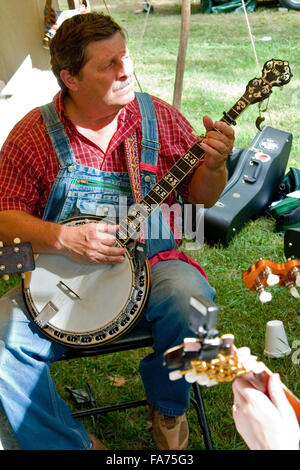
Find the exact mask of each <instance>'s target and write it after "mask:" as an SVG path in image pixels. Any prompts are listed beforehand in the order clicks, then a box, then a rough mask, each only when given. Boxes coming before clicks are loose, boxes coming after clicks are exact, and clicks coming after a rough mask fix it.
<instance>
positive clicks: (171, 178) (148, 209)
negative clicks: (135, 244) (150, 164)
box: [117, 96, 250, 245]
mask: <svg viewBox="0 0 300 470" xmlns="http://www.w3.org/2000/svg"><path fill="white" fill-rule="evenodd" d="M249 104H250V102H249V101H248V100H247V99H246V98H245V97H244V96H242V97H241V98H240V99H239V100H238V101H237V102H236V104H235V105H234V106H233V107H232V108H231V109H230V110H229V111H228V112H227V113H225V112H224V116H223V117H222V119H221V121H223V122H226V123H227V124H229V125H235V124H236V123H235V120H236V119H237V118H238V117H239V116H240V114H241V113H242V112H243V111H244V110H245V109H246V108H247V106H248V105H249ZM203 140H204V137H200V138H199V140H198V141H197V142H196V143H195V144H193V146H192V147H191V148H190V149H189V150H188V151H187V152H186V153H185V154H184V155H183V156H182V157H181V158H180V159H179V160H178V161H177V162H176V163H175V164H174V165H173V166H172V167H171V169H170V170H169V171H168V172H167V173H166V174H165V175H164V176H163V177H162V178H161V180H160V181H158V183H156V185H155V186H154V187H153V188H152V189H150V191H149V192H148V193H147V194H146V196H145V197H144V198H143V199H142V200H141V201H140V202H138V203H137V204H134V206H133V207H132V208H130V209H129V212H128V215H127V217H125V218H124V219H122V220H121V221H120V223H119V230H118V233H117V238H118V240H119V241H120V243H121V244H122V245H126V244H127V243H128V241H129V240H130V239H132V237H133V236H134V235H135V234H136V233H137V232H138V231H139V230H140V228H141V226H142V224H143V223H144V222H145V221H146V220H147V219H148V217H150V216H151V214H152V213H153V212H154V211H155V210H156V209H157V208H158V207H159V206H160V205H161V204H162V203H163V202H164V201H165V200H166V199H167V198H168V196H169V195H170V194H171V193H172V191H174V189H176V188H177V186H178V185H179V184H180V183H181V182H182V181H183V180H184V179H185V178H186V176H187V175H188V174H189V173H190V171H191V170H192V169H193V168H194V167H195V166H196V165H197V164H198V163H199V162H200V161H201V160H202V159H203V156H204V154H205V152H204V150H203V149H202V148H201V142H202V141H203Z"/></svg>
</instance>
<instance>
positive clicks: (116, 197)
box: [41, 93, 175, 258]
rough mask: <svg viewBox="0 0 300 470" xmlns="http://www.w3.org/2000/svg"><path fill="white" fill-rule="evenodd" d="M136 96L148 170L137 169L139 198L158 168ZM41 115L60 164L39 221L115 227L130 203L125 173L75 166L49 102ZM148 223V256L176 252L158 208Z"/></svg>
mask: <svg viewBox="0 0 300 470" xmlns="http://www.w3.org/2000/svg"><path fill="white" fill-rule="evenodd" d="M136 97H137V99H138V103H139V106H140V110H141V114H142V117H143V120H142V136H143V137H142V153H141V162H142V163H144V164H145V166H147V170H141V187H142V196H145V195H146V194H147V193H148V191H149V190H150V189H151V188H152V187H153V186H154V185H155V183H156V174H155V172H152V171H149V168H150V167H153V168H157V159H158V151H159V143H158V130H157V123H156V117H155V111H154V107H153V104H152V100H151V97H150V96H149V95H148V94H146V93H136ZM41 111H42V114H43V117H44V120H45V122H46V123H47V132H48V135H49V136H50V139H51V142H52V144H53V147H54V149H55V152H56V155H57V157H58V160H59V164H60V171H59V173H58V175H57V177H56V180H55V182H54V184H53V186H52V189H51V192H50V195H49V198H48V201H47V205H46V208H45V211H44V214H43V219H45V220H49V221H52V222H61V221H62V220H65V219H67V218H69V217H76V216H80V215H96V216H100V217H104V218H105V217H107V218H108V219H109V220H112V221H115V223H118V221H119V219H122V217H123V216H126V214H127V208H129V207H130V206H131V205H133V204H134V202H135V201H134V197H133V194H132V190H131V183H130V179H129V175H128V173H127V172H121V173H120V172H108V171H101V170H98V169H96V168H91V167H86V166H83V165H79V164H78V163H77V162H76V160H75V156H74V153H73V150H72V148H71V144H70V142H69V139H68V137H67V135H66V133H65V130H64V126H63V124H62V122H61V121H60V120H59V118H58V116H57V114H56V111H55V109H54V106H53V105H52V103H50V104H49V105H45V106H43V107H41ZM147 225H148V226H147V227H146V229H145V233H146V238H147V240H146V244H147V256H148V258H152V256H154V255H155V254H156V253H158V252H160V251H164V250H170V249H172V248H175V240H174V236H173V233H172V231H171V230H170V228H169V226H168V225H167V222H166V221H165V219H164V217H163V215H162V212H161V210H160V208H158V209H157V210H156V211H155V212H154V213H153V214H152V216H151V217H150V219H149V220H148V224H147ZM152 233H153V235H154V239H153V237H151V234H152Z"/></svg>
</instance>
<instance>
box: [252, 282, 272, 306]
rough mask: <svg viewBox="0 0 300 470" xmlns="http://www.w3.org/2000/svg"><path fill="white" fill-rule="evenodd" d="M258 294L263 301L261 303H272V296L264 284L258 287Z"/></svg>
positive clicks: (259, 284)
mask: <svg viewBox="0 0 300 470" xmlns="http://www.w3.org/2000/svg"><path fill="white" fill-rule="evenodd" d="M256 292H258V295H259V300H260V301H261V303H263V304H265V303H267V302H270V300H272V294H271V293H270V292H267V291H266V290H265V288H264V286H263V284H261V283H258V284H257V285H256Z"/></svg>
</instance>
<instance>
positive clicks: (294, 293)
mask: <svg viewBox="0 0 300 470" xmlns="http://www.w3.org/2000/svg"><path fill="white" fill-rule="evenodd" d="M285 286H286V287H287V288H288V289H289V291H290V293H291V294H292V296H293V297H294V298H295V299H300V294H299V292H298V291H297V289H296V287H295V284H294V283H293V282H287V283H286V284H285Z"/></svg>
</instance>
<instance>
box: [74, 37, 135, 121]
mask: <svg viewBox="0 0 300 470" xmlns="http://www.w3.org/2000/svg"><path fill="white" fill-rule="evenodd" d="M86 55H87V62H86V63H85V65H84V66H83V67H82V69H81V70H80V73H79V74H78V76H77V77H75V82H74V83H75V85H76V90H75V91H76V93H77V95H78V96H80V98H81V99H83V100H87V101H86V102H87V104H88V103H90V104H93V105H95V106H97V107H99V109H101V111H104V112H106V110H107V111H109V110H110V109H111V111H112V112H114V111H115V110H119V109H121V108H122V107H123V106H125V105H126V104H127V103H129V102H130V101H132V100H133V99H134V77H133V64H132V61H131V59H130V57H129V51H128V49H127V46H126V42H125V40H124V39H123V37H122V36H121V34H120V33H118V32H117V33H115V34H114V35H113V36H111V37H110V38H109V39H104V40H102V41H95V42H92V43H90V44H89V45H88V46H87V48H86Z"/></svg>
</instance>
